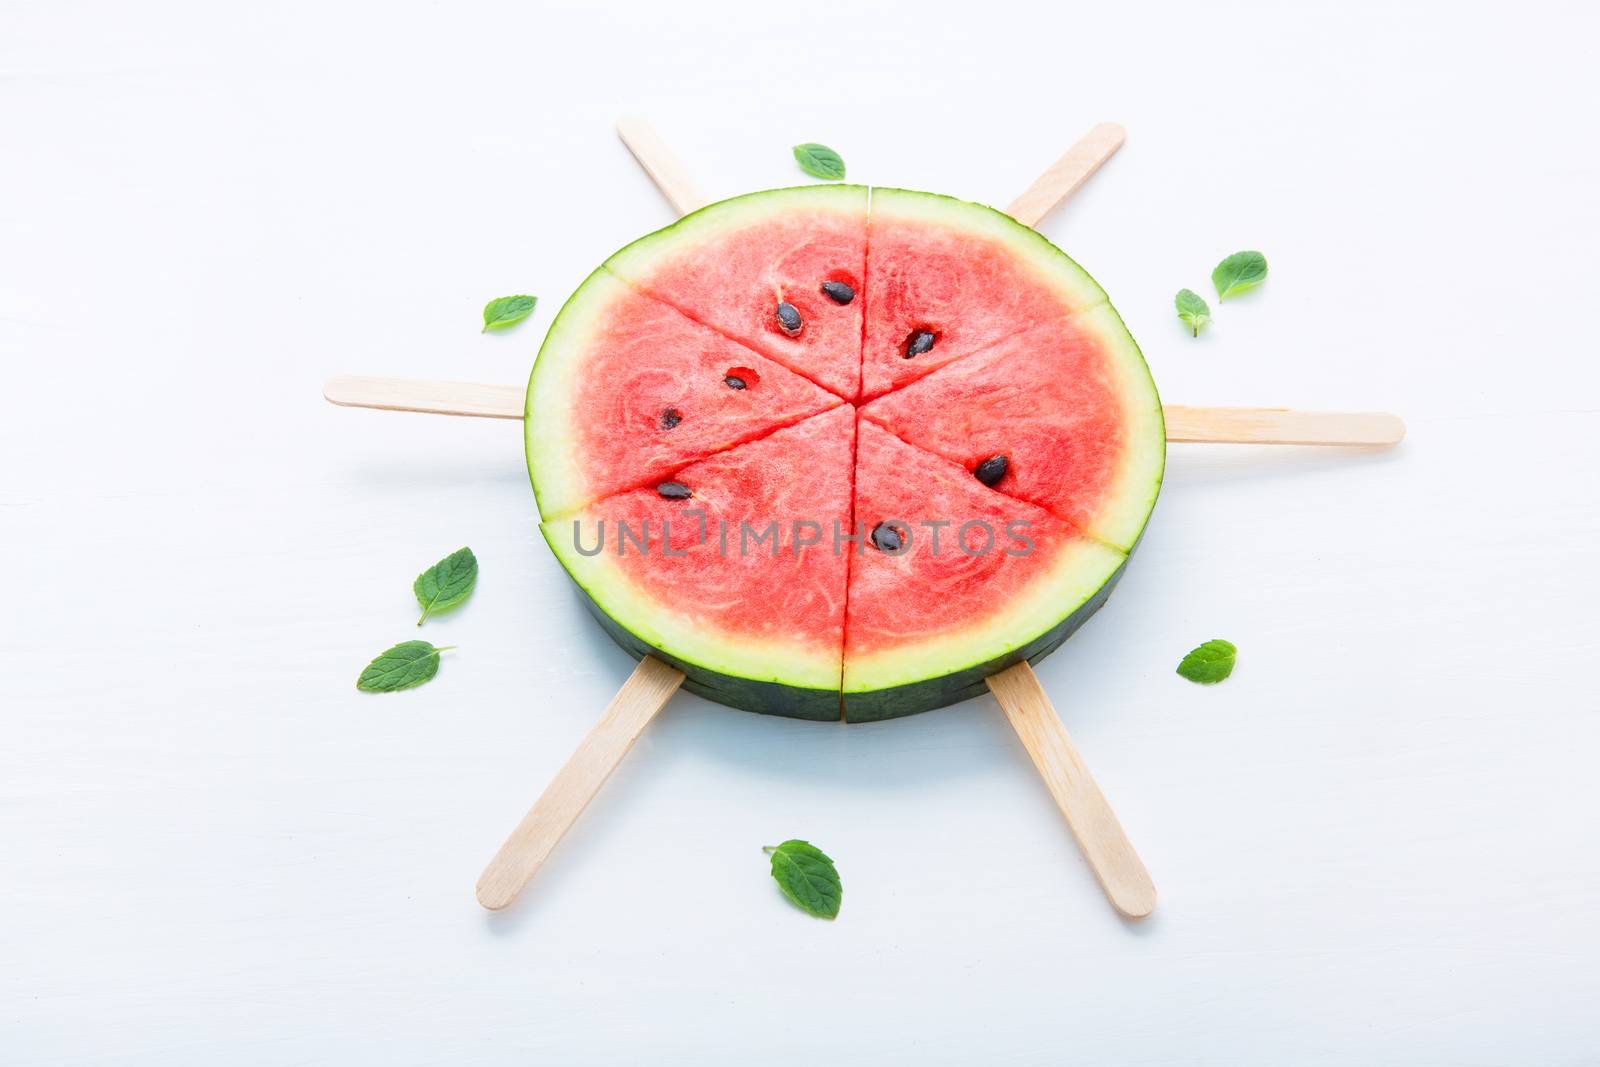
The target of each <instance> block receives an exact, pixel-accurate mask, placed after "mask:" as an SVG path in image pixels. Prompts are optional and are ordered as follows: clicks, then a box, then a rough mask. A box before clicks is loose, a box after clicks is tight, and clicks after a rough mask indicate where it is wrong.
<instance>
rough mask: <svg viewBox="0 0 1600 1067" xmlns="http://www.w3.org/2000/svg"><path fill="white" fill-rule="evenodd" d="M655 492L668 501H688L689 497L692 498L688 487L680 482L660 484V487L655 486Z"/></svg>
mask: <svg viewBox="0 0 1600 1067" xmlns="http://www.w3.org/2000/svg"><path fill="white" fill-rule="evenodd" d="M656 492H658V493H660V494H661V495H662V496H664V497H666V498H667V499H668V500H688V499H689V498H690V497H692V496H694V494H693V493H691V492H690V491H689V487H688V486H687V485H684V484H683V483H682V482H662V483H661V484H660V485H658V486H656Z"/></svg>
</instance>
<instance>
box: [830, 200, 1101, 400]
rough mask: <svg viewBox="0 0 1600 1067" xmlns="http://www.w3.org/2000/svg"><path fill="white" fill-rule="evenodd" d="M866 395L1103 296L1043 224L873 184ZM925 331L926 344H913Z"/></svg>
mask: <svg viewBox="0 0 1600 1067" xmlns="http://www.w3.org/2000/svg"><path fill="white" fill-rule="evenodd" d="M868 248H869V252H868V255H867V327H866V342H865V345H864V348H863V351H862V359H861V394H862V396H863V397H865V398H867V399H871V398H873V397H875V396H881V395H882V394H884V393H886V392H888V391H889V390H891V389H894V388H898V387H899V386H902V385H905V384H907V383H908V382H913V381H915V380H916V379H918V378H920V377H922V376H923V375H925V374H928V373H929V372H931V371H934V370H937V369H938V368H939V367H942V366H944V365H945V364H947V363H949V362H951V361H953V360H957V359H960V358H962V357H963V356H969V355H971V354H972V353H974V352H978V351H980V350H982V349H984V348H986V347H988V346H989V345H992V344H994V343H996V342H998V341H1003V340H1005V339H1006V338H1008V337H1012V336H1014V335H1016V334H1019V333H1022V332H1023V331H1024V330H1026V329H1028V328H1029V327H1030V326H1033V325H1034V324H1036V323H1040V322H1049V321H1051V320H1054V319H1058V318H1061V317H1062V316H1063V315H1067V314H1071V313H1073V312H1076V311H1080V310H1083V309H1084V308H1089V307H1094V306H1096V305H1098V304H1104V303H1105V302H1106V294H1105V293H1104V292H1103V291H1102V290H1101V288H1100V286H1098V285H1096V284H1095V281H1094V279H1093V278H1091V277H1089V275H1088V274H1086V273H1084V271H1083V268H1081V267H1079V266H1078V265H1077V264H1076V263H1074V262H1073V261H1072V260H1070V259H1068V258H1067V257H1066V256H1065V255H1063V254H1062V252H1061V250H1060V249H1058V248H1056V246H1055V245H1052V244H1051V243H1050V242H1049V241H1047V240H1045V239H1044V238H1043V237H1041V236H1040V235H1039V234H1038V232H1037V231H1035V230H1032V229H1029V228H1028V227H1026V226H1024V225H1022V224H1021V223H1020V222H1018V221H1016V220H1015V219H1013V218H1011V216H1009V215H1003V214H1001V213H1000V212H998V211H996V210H994V209H993V208H988V207H984V206H982V205H981V204H972V203H968V202H966V201H964V200H955V199H952V198H951V197H947V196H934V195H931V194H929V193H913V192H907V191H906V190H904V189H873V190H872V220H871V224H870V226H869V228H868ZM919 337H922V338H924V342H923V344H925V345H927V346H928V347H926V348H925V349H923V350H921V351H915V349H918V348H922V347H923V346H922V345H918V344H916V341H917V339H918V338H919Z"/></svg>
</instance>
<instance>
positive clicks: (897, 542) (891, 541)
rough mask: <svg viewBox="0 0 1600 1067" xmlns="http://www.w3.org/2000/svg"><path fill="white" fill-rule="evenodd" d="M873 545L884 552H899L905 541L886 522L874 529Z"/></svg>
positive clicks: (897, 531) (898, 532)
mask: <svg viewBox="0 0 1600 1067" xmlns="http://www.w3.org/2000/svg"><path fill="white" fill-rule="evenodd" d="M872 543H873V545H874V546H875V547H876V548H878V549H879V550H880V551H883V552H898V551H900V547H901V546H902V545H904V544H905V541H904V540H903V539H902V538H901V536H900V531H899V530H896V529H895V528H894V527H893V526H890V525H889V524H888V523H886V522H880V523H878V525H876V526H874V527H873V528H872Z"/></svg>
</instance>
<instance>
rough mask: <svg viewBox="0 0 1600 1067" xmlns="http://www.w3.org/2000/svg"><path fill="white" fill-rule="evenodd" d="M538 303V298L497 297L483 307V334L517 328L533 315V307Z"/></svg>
mask: <svg viewBox="0 0 1600 1067" xmlns="http://www.w3.org/2000/svg"><path fill="white" fill-rule="evenodd" d="M538 302H539V298H538V297H536V296H497V297H495V298H494V299H493V300H491V301H489V302H488V303H487V304H485V305H483V332H484V333H488V332H489V331H490V330H503V329H505V328H506V327H507V326H515V325H516V324H517V323H519V322H521V321H522V320H523V319H525V318H527V317H528V316H529V315H532V314H533V305H535V304H537V303H538Z"/></svg>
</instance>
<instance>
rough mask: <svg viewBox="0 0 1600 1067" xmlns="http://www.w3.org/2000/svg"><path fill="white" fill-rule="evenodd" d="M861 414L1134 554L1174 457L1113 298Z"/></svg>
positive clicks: (900, 392) (886, 398) (955, 367)
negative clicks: (984, 469)
mask: <svg viewBox="0 0 1600 1067" xmlns="http://www.w3.org/2000/svg"><path fill="white" fill-rule="evenodd" d="M861 414H862V415H863V416H864V417H865V418H867V419H870V420H872V421H874V422H876V423H878V424H879V425H882V426H884V427H886V428H888V429H889V430H891V431H893V432H894V433H896V434H898V435H899V436H900V437H902V438H904V439H905V440H907V441H909V442H911V443H912V444H914V445H919V446H921V447H922V448H926V449H928V450H929V451H931V452H936V453H938V454H939V455H941V456H943V457H945V458H946V459H949V460H953V461H954V462H956V463H959V464H961V465H962V466H963V467H965V468H966V469H967V470H969V471H975V470H977V468H978V466H979V464H981V463H983V462H985V461H986V460H989V459H992V458H993V457H995V456H1004V457H1006V463H1005V467H1006V470H1005V474H1004V475H1003V476H1002V477H1001V478H1000V479H999V481H997V482H996V483H995V484H994V488H996V489H998V490H999V491H1000V492H1002V493H1008V494H1010V495H1012V496H1016V497H1020V498H1021V499H1023V500H1027V501H1030V502H1032V503H1034V504H1037V505H1039V506H1040V507H1042V508H1044V509H1045V510H1046V511H1049V512H1050V513H1051V514H1053V515H1055V516H1056V517H1057V518H1059V519H1063V520H1065V521H1067V522H1069V523H1071V524H1072V525H1073V526H1074V527H1076V528H1077V529H1079V530H1082V531H1085V532H1087V533H1089V534H1091V535H1093V536H1095V537H1098V538H1101V539H1102V540H1104V541H1105V542H1107V543H1108V544H1110V545H1111V546H1112V547H1114V548H1117V549H1120V550H1121V551H1124V552H1126V551H1129V550H1131V549H1132V548H1133V546H1134V543H1135V542H1136V541H1137V540H1138V538H1139V534H1140V532H1141V531H1143V529H1144V524H1145V520H1146V519H1148V518H1149V516H1150V509H1151V508H1152V507H1153V506H1154V504H1155V498H1156V493H1157V492H1158V491H1159V489H1160V487H1161V474H1162V469H1163V467H1164V465H1165V461H1166V450H1165V448H1164V447H1163V446H1164V443H1165V442H1164V437H1163V435H1162V416H1161V402H1160V400H1159V398H1157V396H1156V392H1155V387H1154V385H1152V384H1151V382H1150V372H1149V370H1148V369H1147V368H1146V367H1145V363H1144V359H1143V357H1141V356H1140V354H1139V349H1138V348H1137V347H1136V346H1135V345H1134V343H1133V338H1131V337H1129V336H1128V331H1127V328H1126V327H1124V326H1123V324H1122V320H1121V319H1120V318H1118V317H1117V313H1116V312H1115V311H1113V310H1112V309H1111V307H1110V305H1108V304H1102V305H1099V306H1098V307H1095V308H1091V309H1089V310H1087V311H1084V312H1081V313H1079V314H1078V315H1076V316H1073V317H1071V318H1066V319H1057V320H1054V321H1051V322H1047V323H1045V324H1044V325H1041V326H1035V327H1033V328H1032V329H1029V330H1026V331H1024V332H1023V333H1019V334H1016V335H1015V336H1013V337H1010V338H1008V339H1006V340H1004V341H1000V342H998V343H996V344H994V345H991V346H990V347H988V348H986V349H984V350H982V351H980V352H978V353H976V354H974V355H973V356H971V357H970V358H968V359H963V360H958V361H956V362H953V363H950V364H949V365H947V366H944V367H941V368H940V369H939V370H936V371H934V372H933V373H932V374H930V375H928V376H927V377H925V378H921V379H918V380H917V381H915V382H913V383H911V384H910V385H908V386H906V387H905V388H903V389H900V390H898V391H896V392H893V393H890V394H888V395H887V396H882V397H879V398H878V399H877V400H874V401H872V402H871V403H869V404H866V405H865V406H864V407H862V409H861Z"/></svg>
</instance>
